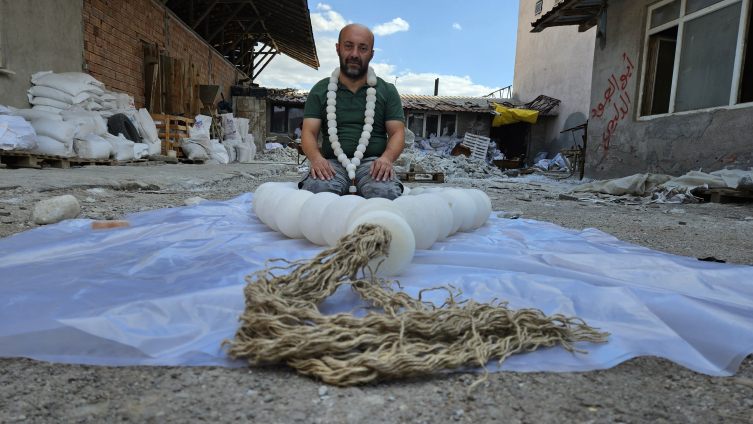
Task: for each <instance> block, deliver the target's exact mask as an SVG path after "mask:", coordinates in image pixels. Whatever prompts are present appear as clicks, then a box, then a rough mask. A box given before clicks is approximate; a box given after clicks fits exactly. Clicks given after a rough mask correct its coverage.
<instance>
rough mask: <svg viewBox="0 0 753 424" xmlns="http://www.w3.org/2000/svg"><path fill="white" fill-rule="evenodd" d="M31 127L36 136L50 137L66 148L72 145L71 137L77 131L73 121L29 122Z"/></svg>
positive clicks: (40, 120) (44, 120)
mask: <svg viewBox="0 0 753 424" xmlns="http://www.w3.org/2000/svg"><path fill="white" fill-rule="evenodd" d="M31 126H32V127H34V131H35V132H36V133H37V135H43V136H45V137H50V138H51V139H53V140H57V141H59V142H61V143H63V144H65V145H66V146H70V145H71V143H73V137H75V136H76V135H77V131H78V129H79V127H78V125H76V122H74V121H67V122H66V121H53V120H52V119H47V118H40V119H35V120H33V121H31ZM81 135H85V134H81Z"/></svg>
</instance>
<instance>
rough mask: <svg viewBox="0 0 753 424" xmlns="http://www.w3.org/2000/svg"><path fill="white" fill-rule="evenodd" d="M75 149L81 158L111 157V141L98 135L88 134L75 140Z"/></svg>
mask: <svg viewBox="0 0 753 424" xmlns="http://www.w3.org/2000/svg"><path fill="white" fill-rule="evenodd" d="M73 151H75V152H76V156H78V157H80V158H85V159H107V158H109V157H110V143H109V142H107V140H105V139H104V138H102V137H100V136H98V135H94V134H87V135H86V136H84V137H82V138H76V139H74V140H73Z"/></svg>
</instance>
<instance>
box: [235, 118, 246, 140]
mask: <svg viewBox="0 0 753 424" xmlns="http://www.w3.org/2000/svg"><path fill="white" fill-rule="evenodd" d="M235 122H236V123H237V129H238V136H239V137H240V139H241V140H244V139H245V138H246V136H247V135H248V126H249V125H248V123H249V120H248V119H246V118H235Z"/></svg>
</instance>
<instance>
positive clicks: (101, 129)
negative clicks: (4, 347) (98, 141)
mask: <svg viewBox="0 0 753 424" xmlns="http://www.w3.org/2000/svg"><path fill="white" fill-rule="evenodd" d="M60 115H61V116H62V117H63V120H64V121H71V120H77V119H81V118H84V119H86V118H89V119H91V124H92V128H91V129H90V130H89V132H83V130H82V131H81V132H79V133H78V134H76V136H77V137H78V136H84V135H86V134H89V133H92V134H96V135H99V136H104V135H105V134H107V124H106V123H105V121H104V119H102V116H101V115H100V114H98V113H96V112H88V111H85V110H83V109H76V110H66V111H63V112H61V113H60Z"/></svg>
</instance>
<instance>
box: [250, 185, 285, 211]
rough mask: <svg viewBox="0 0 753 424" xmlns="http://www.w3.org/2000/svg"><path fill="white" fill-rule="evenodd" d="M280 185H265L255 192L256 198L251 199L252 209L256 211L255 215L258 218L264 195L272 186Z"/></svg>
mask: <svg viewBox="0 0 753 424" xmlns="http://www.w3.org/2000/svg"><path fill="white" fill-rule="evenodd" d="M277 184H279V183H272V182H270V183H264V184H262V185H260V186H259V187H257V188H256V190H255V191H254V196H253V197H252V198H251V209H252V210H253V211H254V214H256V215H257V216H258V215H259V212H258V211H257V210H258V208H259V203H261V199H262V197H263V196H262V194H263V193H264V192H265V191H267V190H269V189H270V188H271V187H272V186H274V185H277Z"/></svg>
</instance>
